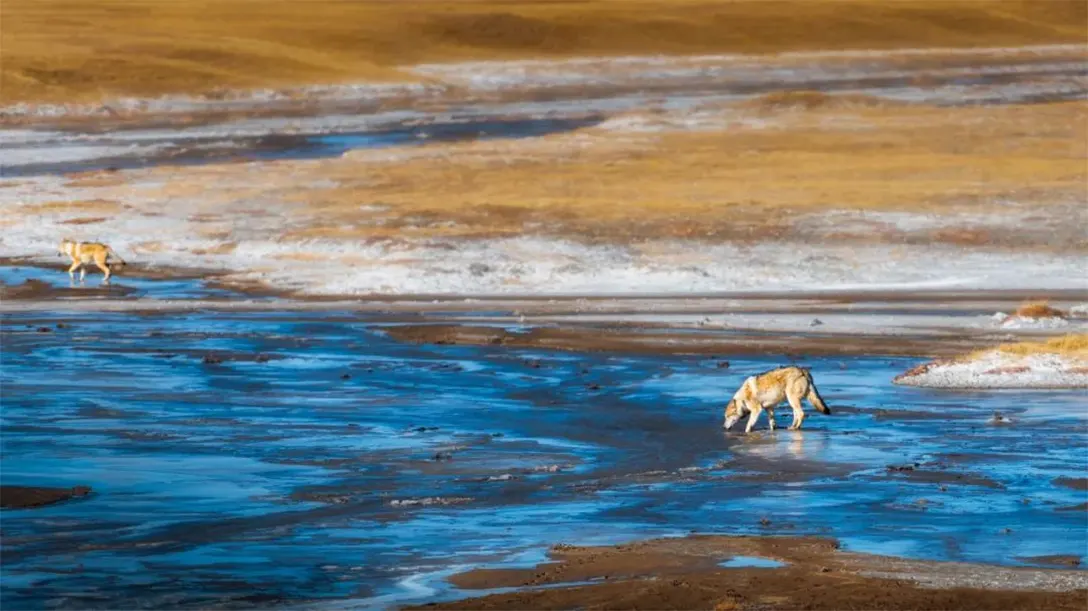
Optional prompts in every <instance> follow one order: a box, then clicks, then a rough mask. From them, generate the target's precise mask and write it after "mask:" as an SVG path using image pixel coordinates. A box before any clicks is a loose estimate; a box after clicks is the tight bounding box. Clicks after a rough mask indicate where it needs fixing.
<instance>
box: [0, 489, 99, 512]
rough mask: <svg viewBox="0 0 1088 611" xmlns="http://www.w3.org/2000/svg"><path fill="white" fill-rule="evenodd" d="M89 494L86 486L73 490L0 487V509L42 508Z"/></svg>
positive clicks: (89, 490)
mask: <svg viewBox="0 0 1088 611" xmlns="http://www.w3.org/2000/svg"><path fill="white" fill-rule="evenodd" d="M90 493H91V489H90V488H89V487H87V486H76V487H74V488H45V487H40V486H0V507H2V508H4V509H27V508H29V507H44V506H46V505H53V504H54V503H60V502H62V501H67V500H69V499H74V498H80V497H84V496H87V495H88V494H90Z"/></svg>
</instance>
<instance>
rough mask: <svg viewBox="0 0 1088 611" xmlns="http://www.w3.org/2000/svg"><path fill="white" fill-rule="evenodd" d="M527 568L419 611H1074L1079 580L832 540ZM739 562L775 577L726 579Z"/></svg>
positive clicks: (737, 573)
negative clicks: (752, 560)
mask: <svg viewBox="0 0 1088 611" xmlns="http://www.w3.org/2000/svg"><path fill="white" fill-rule="evenodd" d="M549 555H550V556H551V558H552V559H553V561H552V562H548V563H544V564H540V565H538V566H536V567H535V568H529V569H488V570H475V571H470V572H467V573H462V574H459V575H455V576H454V577H452V578H451V581H452V582H453V583H454V584H455V585H457V586H458V587H460V588H463V589H487V588H533V587H534V586H561V585H562V584H568V583H569V584H584V583H585V582H596V583H592V584H590V585H572V587H548V588H546V589H528V590H521V591H516V592H509V593H499V594H492V595H490V596H484V597H482V598H471V599H467V600H461V601H457V602H450V603H441V604H430V605H425V606H421V607H412V608H414V609H530V608H531V609H571V608H579V609H714V610H715V611H730V610H746V609H836V610H838V609H874V610H877V609H879V610H885V609H1039V610H1042V609H1047V610H1057V609H1077V610H1081V609H1084V608H1085V602H1086V600H1088V590H1086V589H1085V586H1086V583H1088V582H1086V580H1085V576H1084V574H1083V573H1081V572H1077V571H1058V570H1040V569H1022V568H1018V569H1012V568H1000V567H993V566H986V565H972V564H960V563H938V562H910V561H902V560H898V559H893V558H887V557H881V556H869V555H864V554H852V553H845V552H840V551H838V544H837V543H836V542H835V541H834V540H830V539H821V538H811V537H805V538H794V537H725V536H690V537H687V538H674V539H658V540H651V541H646V542H640V543H634V544H626V545H617V546H610V547H576V546H566V545H560V546H556V547H553V548H552V550H551V551H550V554H549ZM737 556H741V557H742V559H743V558H744V557H752V556H754V557H757V558H763V559H773V560H776V561H778V562H780V563H784V564H785V566H782V567H778V568H755V567H744V568H722V567H721V566H720V563H721V562H723V561H726V560H728V559H730V558H733V557H737Z"/></svg>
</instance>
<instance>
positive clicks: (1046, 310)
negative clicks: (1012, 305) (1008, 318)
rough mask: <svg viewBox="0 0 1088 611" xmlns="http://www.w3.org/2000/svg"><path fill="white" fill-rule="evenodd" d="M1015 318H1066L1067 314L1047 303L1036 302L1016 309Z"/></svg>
mask: <svg viewBox="0 0 1088 611" xmlns="http://www.w3.org/2000/svg"><path fill="white" fill-rule="evenodd" d="M1013 314H1014V316H1019V317H1021V318H1065V317H1066V313H1065V312H1063V311H1061V310H1059V309H1058V308H1055V307H1051V305H1050V304H1049V303H1047V302H1045V301H1036V302H1032V303H1025V304H1024V305H1022V306H1020V307H1018V308H1016V312H1014V313H1013Z"/></svg>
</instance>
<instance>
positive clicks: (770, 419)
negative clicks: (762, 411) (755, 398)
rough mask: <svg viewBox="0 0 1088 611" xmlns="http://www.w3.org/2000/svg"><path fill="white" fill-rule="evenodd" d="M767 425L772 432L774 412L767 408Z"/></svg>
mask: <svg viewBox="0 0 1088 611" xmlns="http://www.w3.org/2000/svg"><path fill="white" fill-rule="evenodd" d="M767 425H768V426H769V427H770V429H771V430H772V431H773V430H774V426H775V424H774V410H773V409H771V408H769V407H768V408H767Z"/></svg>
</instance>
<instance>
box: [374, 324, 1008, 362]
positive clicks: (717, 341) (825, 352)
mask: <svg viewBox="0 0 1088 611" xmlns="http://www.w3.org/2000/svg"><path fill="white" fill-rule="evenodd" d="M386 332H387V333H388V334H389V335H390V336H391V337H393V338H394V339H397V340H401V341H409V342H415V343H420V344H436V345H466V346H488V345H494V346H507V347H517V348H547V349H553V350H570V351H576V352H621V353H631V354H706V355H734V354H752V353H762V354H770V355H776V356H777V355H782V356H787V357H788V356H790V355H800V354H808V355H817V356H846V355H879V356H930V355H941V354H956V353H957V351H962V350H963V349H964V348H965V347H968V346H975V347H977V346H979V345H984V344H986V343H987V342H989V343H996V340H987V339H986V338H984V337H979V336H978V334H970V333H962V334H956V335H949V336H943V337H939V338H935V337H929V336H925V337H923V336H919V337H904V336H895V337H889V336H884V335H860V334H857V335H850V334H815V333H812V334H805V335H800V334H793V333H778V332H766V333H760V332H758V331H753V330H738V332H737V333H731V334H729V335H713V336H700V335H696V334H692V333H677V332H675V331H670V330H669V329H667V328H653V327H651V326H641V327H639V326H629V327H627V328H614V327H613V328H596V327H588V326H570V327H535V328H532V329H528V330H526V331H508V330H505V329H502V328H498V327H476V326H469V325H443V324H420V325H403V326H396V327H390V328H388V329H387V330H386Z"/></svg>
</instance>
